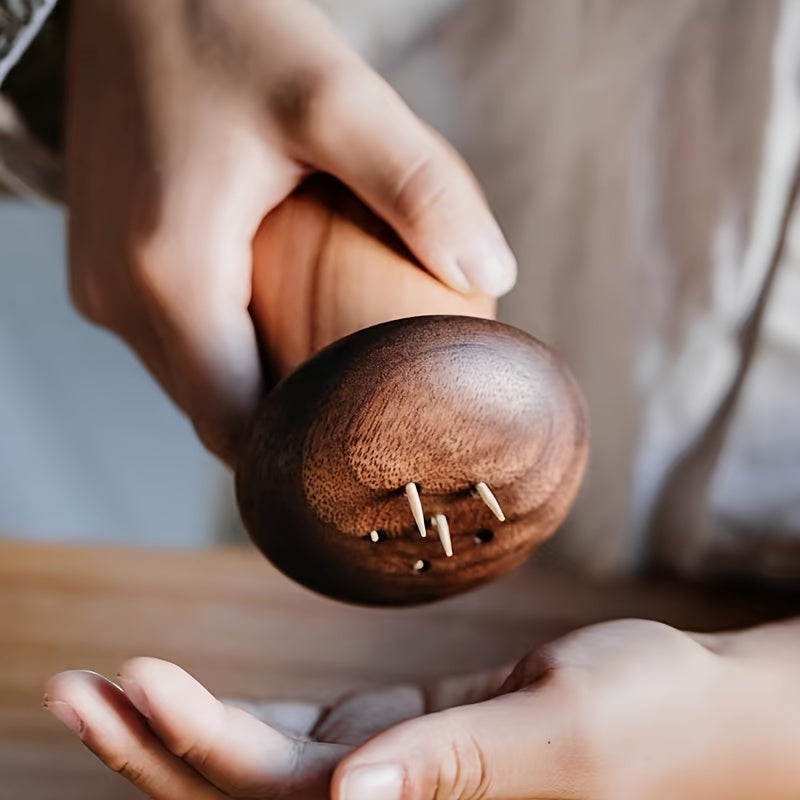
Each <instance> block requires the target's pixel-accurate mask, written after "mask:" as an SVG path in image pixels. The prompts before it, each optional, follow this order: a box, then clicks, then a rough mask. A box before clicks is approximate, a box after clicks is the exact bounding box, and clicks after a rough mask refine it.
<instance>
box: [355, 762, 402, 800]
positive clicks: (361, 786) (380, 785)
mask: <svg viewBox="0 0 800 800" xmlns="http://www.w3.org/2000/svg"><path fill="white" fill-rule="evenodd" d="M402 796H403V770H402V769H400V767H398V766H397V765H396V764H371V765H370V766H368V767H356V768H355V769H354V770H352V771H350V772H346V773H345V775H344V778H343V779H342V790H341V795H340V798H341V800H400V798H401V797H402Z"/></svg>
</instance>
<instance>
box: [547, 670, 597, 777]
mask: <svg viewBox="0 0 800 800" xmlns="http://www.w3.org/2000/svg"><path fill="white" fill-rule="evenodd" d="M546 680H547V684H548V685H547V688H548V690H549V691H550V692H551V693H552V699H553V701H554V705H555V706H556V707H558V708H560V709H562V714H561V720H562V723H563V742H564V745H565V749H564V756H565V758H566V759H567V760H568V761H569V762H570V763H572V764H574V765H575V766H576V767H578V768H579V769H580V771H581V773H582V774H584V775H598V774H600V773H601V772H602V770H600V769H598V766H599V765H600V764H602V763H603V762H604V760H605V756H604V748H605V744H606V742H607V741H608V735H607V733H608V732H607V731H605V730H603V728H602V725H601V724H600V722H601V720H600V719H599V718H598V713H597V692H596V687H595V686H593V685H592V681H591V677H590V675H589V673H588V671H587V670H586V669H583V668H580V667H570V668H561V669H555V670H554V671H553V672H552V673H550V674H549V675H548V677H547V679H546Z"/></svg>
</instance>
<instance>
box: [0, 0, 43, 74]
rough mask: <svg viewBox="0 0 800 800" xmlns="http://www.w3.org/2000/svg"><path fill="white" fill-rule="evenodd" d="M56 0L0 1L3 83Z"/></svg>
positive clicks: (0, 65)
mask: <svg viewBox="0 0 800 800" xmlns="http://www.w3.org/2000/svg"><path fill="white" fill-rule="evenodd" d="M55 4H56V0H0V84H1V83H2V82H3V81H4V80H5V78H6V76H7V75H8V73H9V71H10V70H11V68H12V67H13V66H14V64H16V63H17V61H19V58H20V56H21V55H22V54H23V53H24V52H25V50H26V49H27V47H28V45H30V43H31V42H32V41H33V38H34V36H36V34H37V33H38V32H39V30H40V29H41V27H42V25H43V24H44V21H45V20H46V19H47V17H48V16H49V14H50V12H51V11H52V10H53V7H54V6H55Z"/></svg>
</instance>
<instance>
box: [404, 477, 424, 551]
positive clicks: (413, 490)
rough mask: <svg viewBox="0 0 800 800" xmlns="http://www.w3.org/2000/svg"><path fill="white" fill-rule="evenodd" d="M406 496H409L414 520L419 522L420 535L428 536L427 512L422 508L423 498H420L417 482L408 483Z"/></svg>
mask: <svg viewBox="0 0 800 800" xmlns="http://www.w3.org/2000/svg"><path fill="white" fill-rule="evenodd" d="M406 497H407V498H408V504H409V505H410V506H411V513H412V514H413V516H414V522H416V523H417V530H419V535H420V536H421V537H422V538H423V539H424V538H426V537H427V535H428V532H427V531H426V530H425V512H424V511H423V510H422V500H420V499H419V489H417V484H416V483H407V484H406Z"/></svg>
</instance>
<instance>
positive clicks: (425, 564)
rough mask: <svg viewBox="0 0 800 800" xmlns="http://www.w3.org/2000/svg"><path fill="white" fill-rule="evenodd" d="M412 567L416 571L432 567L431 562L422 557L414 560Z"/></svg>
mask: <svg viewBox="0 0 800 800" xmlns="http://www.w3.org/2000/svg"><path fill="white" fill-rule="evenodd" d="M412 568H413V570H414V572H416V573H420V572H427V571H428V570H429V569H430V568H431V562H430V561H425V560H423V559H421V558H420V559H419V560H418V561H415V562H414V565H413V567H412Z"/></svg>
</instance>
